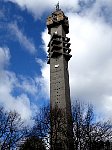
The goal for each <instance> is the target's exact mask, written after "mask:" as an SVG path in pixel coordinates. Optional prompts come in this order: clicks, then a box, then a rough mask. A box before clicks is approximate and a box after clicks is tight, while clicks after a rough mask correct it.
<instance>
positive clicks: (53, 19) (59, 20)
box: [46, 2, 69, 34]
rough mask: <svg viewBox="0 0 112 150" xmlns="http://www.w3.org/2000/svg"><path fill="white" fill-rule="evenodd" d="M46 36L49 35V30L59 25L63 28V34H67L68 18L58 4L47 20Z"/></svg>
mask: <svg viewBox="0 0 112 150" xmlns="http://www.w3.org/2000/svg"><path fill="white" fill-rule="evenodd" d="M46 24H47V28H48V34H51V28H52V27H56V26H59V25H62V26H63V29H64V31H65V34H68V33H69V22H68V17H67V16H65V14H64V12H63V11H62V10H61V9H60V7H59V2H58V3H57V5H56V10H55V11H53V12H52V14H51V15H50V16H48V18H47V22H46Z"/></svg>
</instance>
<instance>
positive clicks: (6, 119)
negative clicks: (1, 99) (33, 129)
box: [0, 107, 27, 150]
mask: <svg viewBox="0 0 112 150" xmlns="http://www.w3.org/2000/svg"><path fill="white" fill-rule="evenodd" d="M26 134H27V129H26V127H25V126H24V122H23V121H22V120H21V117H20V115H19V114H18V113H17V112H15V111H14V112H6V111H5V110H4V108H3V107H1V108H0V143H1V150H6V149H13V148H14V147H16V146H17V144H18V142H19V141H20V140H21V139H22V138H23V137H24V136H25V135H26Z"/></svg>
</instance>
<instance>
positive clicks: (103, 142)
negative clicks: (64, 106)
mask: <svg viewBox="0 0 112 150" xmlns="http://www.w3.org/2000/svg"><path fill="white" fill-rule="evenodd" d="M72 110H73V122H74V124H73V130H74V143H75V149H76V150H102V149H103V150H105V149H106V148H107V147H108V150H111V147H110V146H109V145H110V141H111V139H112V123H111V122H110V121H105V122H100V121H99V122H95V119H94V116H95V115H94V111H93V106H92V105H85V104H84V103H83V104H81V102H79V101H76V103H75V105H74V106H73V109H72Z"/></svg>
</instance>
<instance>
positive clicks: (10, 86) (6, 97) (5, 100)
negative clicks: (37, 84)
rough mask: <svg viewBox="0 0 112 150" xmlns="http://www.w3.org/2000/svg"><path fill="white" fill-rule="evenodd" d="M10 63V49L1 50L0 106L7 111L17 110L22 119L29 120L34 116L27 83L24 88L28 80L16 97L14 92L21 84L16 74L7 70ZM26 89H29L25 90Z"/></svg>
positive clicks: (23, 82)
mask: <svg viewBox="0 0 112 150" xmlns="http://www.w3.org/2000/svg"><path fill="white" fill-rule="evenodd" d="M9 61H10V51H9V49H8V48H0V104H2V105H3V106H4V107H5V109H6V110H16V111H17V112H18V113H20V114H21V117H22V119H26V120H29V119H30V117H31V116H32V109H31V108H32V105H31V104H30V99H29V97H28V96H27V93H26V91H29V87H28V86H29V84H28V82H27V84H26V86H23V85H25V83H26V80H23V81H22V84H21V89H22V90H23V91H22V93H20V94H17V96H16V95H15V93H14V91H15V89H16V88H18V87H19V86H20V82H19V78H18V77H17V76H16V74H15V73H13V72H11V71H8V70H7V69H6V67H7V64H9ZM26 87H27V89H24V88H26ZM31 88H32V89H34V87H33V85H31ZM33 91H34V90H33ZM33 107H34V105H33Z"/></svg>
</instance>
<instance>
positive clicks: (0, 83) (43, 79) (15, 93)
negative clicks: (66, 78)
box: [0, 0, 112, 119]
mask: <svg viewBox="0 0 112 150" xmlns="http://www.w3.org/2000/svg"><path fill="white" fill-rule="evenodd" d="M56 3H57V1H56V0H48V1H44V3H43V2H42V1H41V0H32V1H29V0H26V1H23V0H1V1H0V105H3V106H4V107H5V108H6V110H14V109H15V110H16V111H18V112H19V113H20V114H21V116H22V118H24V119H30V117H31V116H32V115H33V113H35V111H38V109H39V107H40V106H41V105H43V104H45V103H48V102H49V65H47V63H46V60H47V57H46V56H47V44H48V42H49V38H50V37H49V35H48V34H47V29H46V18H47V16H48V15H49V14H50V13H51V12H52V11H53V10H54V9H55V5H56ZM60 7H61V8H62V10H63V11H64V12H65V14H66V15H67V16H68V17H69V23H70V33H69V34H68V36H69V37H70V38H71V49H72V55H73V57H72V59H71V60H70V62H69V71H70V87H71V99H72V102H74V100H75V99H80V100H83V101H85V102H89V103H92V104H93V105H94V107H95V110H96V112H97V113H98V114H102V115H103V116H105V117H106V118H111V115H110V114H112V75H111V74H112V1H111V0H97V1H95V0H80V1H79V0H76V1H74V0H69V1H67V0H60Z"/></svg>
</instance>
